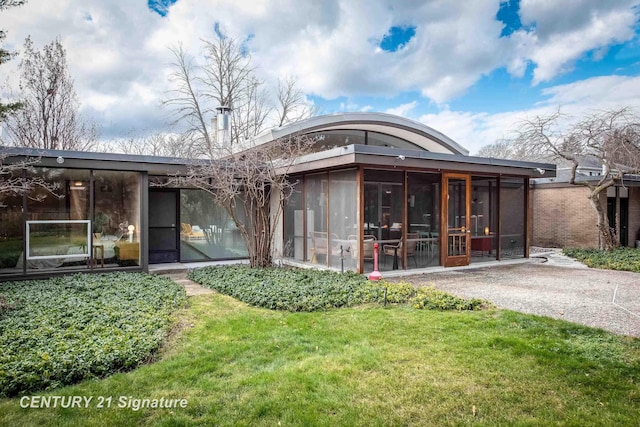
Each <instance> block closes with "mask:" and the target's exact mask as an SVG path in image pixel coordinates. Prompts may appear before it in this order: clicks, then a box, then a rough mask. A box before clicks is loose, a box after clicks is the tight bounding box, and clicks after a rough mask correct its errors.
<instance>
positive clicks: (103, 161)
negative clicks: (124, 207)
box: [0, 147, 203, 175]
mask: <svg viewBox="0 0 640 427" xmlns="http://www.w3.org/2000/svg"><path fill="white" fill-rule="evenodd" d="M0 153H3V154H6V155H8V157H7V160H6V161H8V162H9V163H11V162H17V161H20V160H23V159H25V158H38V159H39V162H38V163H36V164H34V165H33V166H35V167H55V168H71V169H103V170H118V171H129V172H148V173H149V174H152V175H172V174H178V173H184V172H186V171H187V169H188V167H189V166H191V165H197V164H198V163H202V162H203V160H197V159H196V160H192V159H182V158H174V157H155V156H139V155H131V154H117V153H98V152H91V151H67V150H42V149H35V148H24V147H0ZM59 158H61V159H62V160H63V161H62V162H59V160H58V159H59Z"/></svg>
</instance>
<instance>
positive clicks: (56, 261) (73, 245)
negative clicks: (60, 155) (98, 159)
mask: <svg viewBox="0 0 640 427" xmlns="http://www.w3.org/2000/svg"><path fill="white" fill-rule="evenodd" d="M26 176H27V178H34V179H39V180H42V181H44V182H45V183H46V187H45V186H44V185H42V186H36V187H34V188H33V189H32V190H30V191H29V192H28V194H26V195H25V196H24V197H23V196H22V195H20V196H15V195H14V196H10V197H9V196H3V198H2V199H1V200H0V219H1V220H0V274H8V273H15V274H24V273H25V272H26V273H27V274H29V273H33V274H42V273H46V272H48V271H49V272H50V271H56V272H58V271H60V272H64V271H81V270H88V269H94V268H107V267H109V266H113V267H118V266H138V265H140V238H139V233H140V226H141V222H140V212H141V206H140V200H141V180H140V174H139V173H134V172H115V171H93V172H92V171H90V170H88V169H66V168H43V167H40V168H35V169H34V170H33V171H29V172H28V173H26ZM92 185H93V186H92ZM25 201H26V203H25V204H24V210H23V203H24V202H25ZM92 201H93V206H91V203H92ZM23 212H24V214H23ZM23 219H25V220H26V221H23Z"/></svg>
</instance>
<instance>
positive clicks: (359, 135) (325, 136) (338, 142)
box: [308, 130, 365, 151]
mask: <svg viewBox="0 0 640 427" xmlns="http://www.w3.org/2000/svg"><path fill="white" fill-rule="evenodd" d="M308 136H309V138H310V139H311V141H314V147H313V151H325V150H330V149H331V148H335V147H346V146H347V145H351V144H360V145H364V144H365V131H363V130H326V131H322V132H316V133H312V134H309V135H308Z"/></svg>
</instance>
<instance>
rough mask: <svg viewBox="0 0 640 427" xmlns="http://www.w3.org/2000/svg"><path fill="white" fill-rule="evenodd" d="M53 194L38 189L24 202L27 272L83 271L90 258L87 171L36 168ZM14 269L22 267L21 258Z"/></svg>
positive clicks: (32, 175)
mask: <svg viewBox="0 0 640 427" xmlns="http://www.w3.org/2000/svg"><path fill="white" fill-rule="evenodd" d="M30 176H31V177H34V178H35V177H40V178H42V179H43V180H44V181H46V182H47V183H48V184H49V185H50V187H51V188H53V189H54V191H55V195H54V194H52V193H51V192H49V191H48V190H46V189H44V188H42V187H37V188H35V189H34V190H33V191H31V192H29V196H28V199H27V209H26V212H27V222H26V235H25V255H26V256H25V259H26V269H27V272H28V273H38V272H43V271H46V270H52V269H55V270H86V269H88V268H89V267H90V264H89V262H88V259H89V257H90V256H91V248H90V245H91V230H90V224H91V221H90V217H89V210H90V206H89V202H90V193H91V187H90V172H89V170H84V169H57V168H52V169H49V168H36V169H35V171H34V172H30ZM17 267H18V268H20V269H22V268H23V259H22V258H20V259H19V260H18V264H17Z"/></svg>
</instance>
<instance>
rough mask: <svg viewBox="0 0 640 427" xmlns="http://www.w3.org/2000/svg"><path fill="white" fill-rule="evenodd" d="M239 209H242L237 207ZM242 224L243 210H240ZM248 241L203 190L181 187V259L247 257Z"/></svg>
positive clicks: (202, 259) (225, 212)
mask: <svg viewBox="0 0 640 427" xmlns="http://www.w3.org/2000/svg"><path fill="white" fill-rule="evenodd" d="M240 211H241V210H240ZM239 214H240V216H241V218H240V220H241V221H243V223H246V221H244V218H243V217H242V212H239ZM247 256H248V251H247V244H246V242H245V240H244V238H243V237H242V235H241V234H240V231H239V230H238V228H237V227H236V225H235V222H234V221H233V219H232V218H231V217H230V216H229V214H228V213H227V211H226V210H225V209H224V208H222V207H220V206H218V205H217V204H216V203H215V202H214V200H213V198H212V196H211V195H210V194H209V193H207V192H206V191H204V190H187V189H183V190H180V260H181V261H204V260H215V259H234V258H246V257H247Z"/></svg>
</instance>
